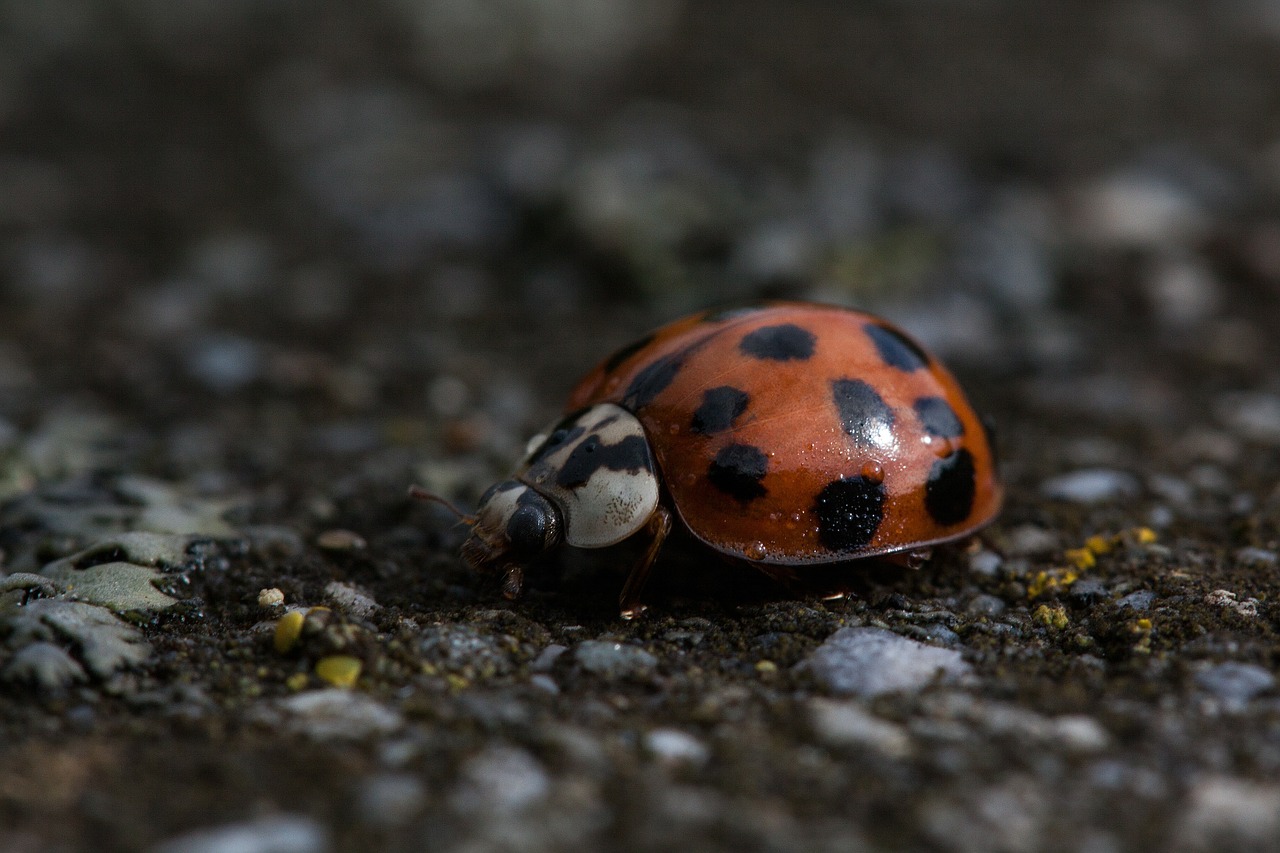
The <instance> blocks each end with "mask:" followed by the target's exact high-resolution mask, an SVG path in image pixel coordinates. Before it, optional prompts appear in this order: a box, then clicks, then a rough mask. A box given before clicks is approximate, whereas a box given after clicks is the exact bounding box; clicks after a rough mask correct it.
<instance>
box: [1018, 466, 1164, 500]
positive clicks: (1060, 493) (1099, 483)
mask: <svg viewBox="0 0 1280 853" xmlns="http://www.w3.org/2000/svg"><path fill="white" fill-rule="evenodd" d="M1140 492H1141V487H1140V485H1139V483H1138V478H1137V477H1134V476H1133V475H1132V474H1130V473H1128V472H1125V471H1118V470H1116V469H1114V468H1085V469H1082V470H1080V471H1072V472H1071V473H1069V474H1062V475H1061V476H1058V477H1053V478H1051V479H1049V480H1045V481H1044V482H1043V483H1041V484H1040V493H1041V494H1043V495H1044V496H1045V497H1047V498H1051V499H1053V500H1060V501H1068V502H1070V503H1079V504H1093V503H1103V502H1106V501H1116V500H1121V499H1124V498H1132V497H1136V496H1137V495H1138V494H1140Z"/></svg>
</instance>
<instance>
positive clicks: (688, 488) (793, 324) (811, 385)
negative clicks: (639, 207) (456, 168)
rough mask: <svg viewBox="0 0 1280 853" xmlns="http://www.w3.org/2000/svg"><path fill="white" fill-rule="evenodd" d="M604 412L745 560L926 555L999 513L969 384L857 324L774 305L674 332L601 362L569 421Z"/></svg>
mask: <svg viewBox="0 0 1280 853" xmlns="http://www.w3.org/2000/svg"><path fill="white" fill-rule="evenodd" d="M602 402H612V403H617V404H619V405H621V406H622V407H623V408H626V409H628V410H630V411H631V412H633V413H634V414H635V415H636V416H637V417H638V418H639V419H640V422H641V423H642V424H643V425H644V429H645V432H646V434H647V435H648V437H649V441H650V446H651V447H652V449H653V452H654V455H655V457H656V458H657V462H658V466H659V468H660V470H661V474H662V477H663V482H664V484H665V486H666V488H667V490H668V492H669V494H670V496H671V499H672V503H673V504H674V509H675V510H676V512H677V514H678V516H679V518H680V520H681V521H682V522H683V523H684V524H685V526H686V527H688V529H689V530H690V531H691V532H692V533H693V534H694V535H695V536H696V537H697V538H698V539H700V540H702V541H703V542H705V543H706V544H707V545H710V546H711V547H713V548H715V549H716V550H718V551H722V552H724V553H726V554H729V555H732V556H735V557H742V558H744V559H749V560H753V561H761V562H765V563H777V564H782V565H796V564H804V563H825V562H834V561H839V560H848V559H853V558H858V557H866V556H871V555H875V554H886V553H891V552H896V551H907V550H916V549H919V548H924V547H928V546H930V545H934V544H937V543H939V542H945V541H948V540H952V539H957V538H960V537H964V536H967V535H969V534H971V533H973V532H974V531H976V530H978V529H979V528H981V527H983V526H985V525H987V524H989V523H990V522H991V521H992V520H993V519H994V518H995V517H996V515H997V513H998V512H999V510H1000V505H1001V501H1002V496H1003V489H1002V486H1001V483H1000V479H999V476H998V474H997V471H996V462H995V456H994V453H993V449H992V444H991V439H990V437H989V435H988V433H987V430H986V428H985V427H984V425H983V423H982V420H981V419H980V418H979V417H978V415H977V413H975V412H974V410H973V407H972V406H971V405H970V404H969V401H968V400H967V398H966V397H965V394H964V392H963V390H961V388H960V385H959V383H958V382H957V381H956V380H955V378H954V377H953V376H952V375H951V373H950V372H949V371H948V370H947V369H946V368H945V367H943V366H942V364H941V363H939V362H938V360H937V359H935V358H933V357H932V356H931V355H929V354H928V353H927V352H926V351H925V350H924V349H923V348H922V347H921V346H920V345H919V344H917V343H915V342H914V341H913V340H911V338H909V337H908V336H907V335H906V334H905V333H903V332H902V331H900V330H898V329H897V328H895V327H893V326H892V325H890V324H889V323H887V322H886V321H884V320H882V319H880V318H878V317H875V316H872V315H870V314H865V313H862V312H859V311H853V310H849V309H845V308H838V307H832V306H823V305H812V304H805V303H774V304H769V305H765V306H761V307H758V308H747V309H738V310H734V311H728V312H708V313H702V314H695V315H693V316H690V317H686V318H684V319H681V320H677V321H675V322H673V323H670V324H669V325H666V326H663V327H662V328H660V329H658V330H657V331H655V332H653V333H652V334H651V335H649V336H647V337H645V338H643V339H642V340H640V341H638V342H637V343H635V344H632V345H631V346H628V347H625V348H623V349H622V350H619V351H618V352H617V353H615V354H614V355H613V356H611V357H609V358H607V359H605V360H604V361H603V362H602V363H601V364H600V365H598V366H597V367H596V368H595V369H594V370H593V371H592V372H591V373H590V374H588V375H587V376H586V377H585V378H583V379H582V380H581V381H580V382H579V383H578V385H577V387H576V388H575V389H574V390H573V392H572V393H571V394H570V396H569V400H568V403H567V406H566V410H568V411H573V410H576V409H581V408H584V407H586V406H589V405H592V404H595V403H602ZM699 412H701V413H702V414H703V416H702V417H701V418H698V417H697V416H698V414H699ZM735 448H736V449H735ZM745 448H751V449H752V450H754V451H758V455H757V453H754V452H752V450H747V449H745ZM761 457H762V458H763V459H762V460H761ZM718 458H719V459H722V460H723V462H724V463H725V464H723V465H720V466H717V463H716V460H717V459H718ZM761 461H763V471H762V472H760V471H759V466H758V465H757V467H755V468H752V467H751V465H752V463H759V462H761ZM735 463H736V464H735ZM717 471H719V472H720V475H719V476H714V475H713V474H712V473H711V472H717ZM758 472H759V473H762V476H760V477H759V478H756V477H755V476H754V475H755V474H756V473H758ZM877 480H878V481H879V482H876V481H877ZM833 484H834V485H833ZM841 484H843V485H841ZM735 487H737V488H736V489H735ZM735 491H736V492H737V494H735ZM824 491H825V498H824ZM881 493H882V494H881ZM877 516H878V518H877ZM824 521H825V524H824Z"/></svg>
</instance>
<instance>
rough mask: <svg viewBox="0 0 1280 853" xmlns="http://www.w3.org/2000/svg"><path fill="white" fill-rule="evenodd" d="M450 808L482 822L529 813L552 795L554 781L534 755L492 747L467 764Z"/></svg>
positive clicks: (453, 794)
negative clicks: (493, 818) (497, 817)
mask: <svg viewBox="0 0 1280 853" xmlns="http://www.w3.org/2000/svg"><path fill="white" fill-rule="evenodd" d="M460 776H461V779H460V782H459V785H458V787H457V788H456V789H454V791H453V792H452V793H451V794H450V796H449V804H450V805H451V806H452V807H453V809H454V810H455V811H456V812H458V813H459V814H466V815H471V816H473V817H475V818H478V819H482V820H483V819H486V818H487V817H489V816H492V815H497V816H500V817H502V816H511V815H516V814H520V813H522V812H526V811H528V810H529V809H531V808H532V807H534V806H536V805H537V804H539V803H541V802H542V801H544V800H545V799H546V798H547V796H548V794H550V792H551V779H550V777H549V776H548V775H547V771H546V770H544V769H543V768H542V765H541V764H539V763H538V761H537V759H535V758H534V757H533V756H532V755H530V754H529V753H527V752H525V751H524V750H523V749H517V748H515V747H510V746H490V747H488V748H486V749H485V750H484V751H483V752H481V753H480V754H479V755H476V756H474V757H473V758H471V759H470V760H469V761H467V762H466V763H465V764H464V765H463V766H462V770H461V772H460Z"/></svg>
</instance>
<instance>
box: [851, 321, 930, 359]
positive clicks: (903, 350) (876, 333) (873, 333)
mask: <svg viewBox="0 0 1280 853" xmlns="http://www.w3.org/2000/svg"><path fill="white" fill-rule="evenodd" d="M863 328H864V329H866V330H867V335H868V337H870V338H871V341H872V343H874V344H875V345H876V350H877V351H878V352H879V353H880V357H881V358H882V359H884V363H885V364H887V365H889V366H890V367H896V368H898V369H899V370H906V371H912V370H919V369H920V368H922V367H925V366H927V365H928V364H929V356H928V355H927V354H926V353H925V351H924V350H922V349H920V346H919V345H918V344H917V343H916V342H915V341H913V340H911V339H910V338H907V337H906V336H905V335H903V334H902V333H901V332H899V331H897V330H896V329H891V328H889V327H888V326H881V325H880V324H878V323H868V324H867V325H866V326H864V327H863Z"/></svg>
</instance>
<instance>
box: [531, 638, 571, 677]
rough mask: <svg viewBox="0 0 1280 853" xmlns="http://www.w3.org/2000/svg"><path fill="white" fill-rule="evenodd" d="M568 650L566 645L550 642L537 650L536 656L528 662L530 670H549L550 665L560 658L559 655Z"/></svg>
mask: <svg viewBox="0 0 1280 853" xmlns="http://www.w3.org/2000/svg"><path fill="white" fill-rule="evenodd" d="M567 651H569V647H568V646H563V645H561V644H560V643H551V644H550V645H548V646H547V647H546V648H544V649H543V650H542V651H540V652H538V656H537V657H536V658H534V659H533V661H532V662H531V663H530V664H529V671H530V672H550V671H551V667H552V666H554V665H555V662H556V661H557V660H559V659H560V656H561V655H562V654H564V653H565V652H567Z"/></svg>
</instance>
